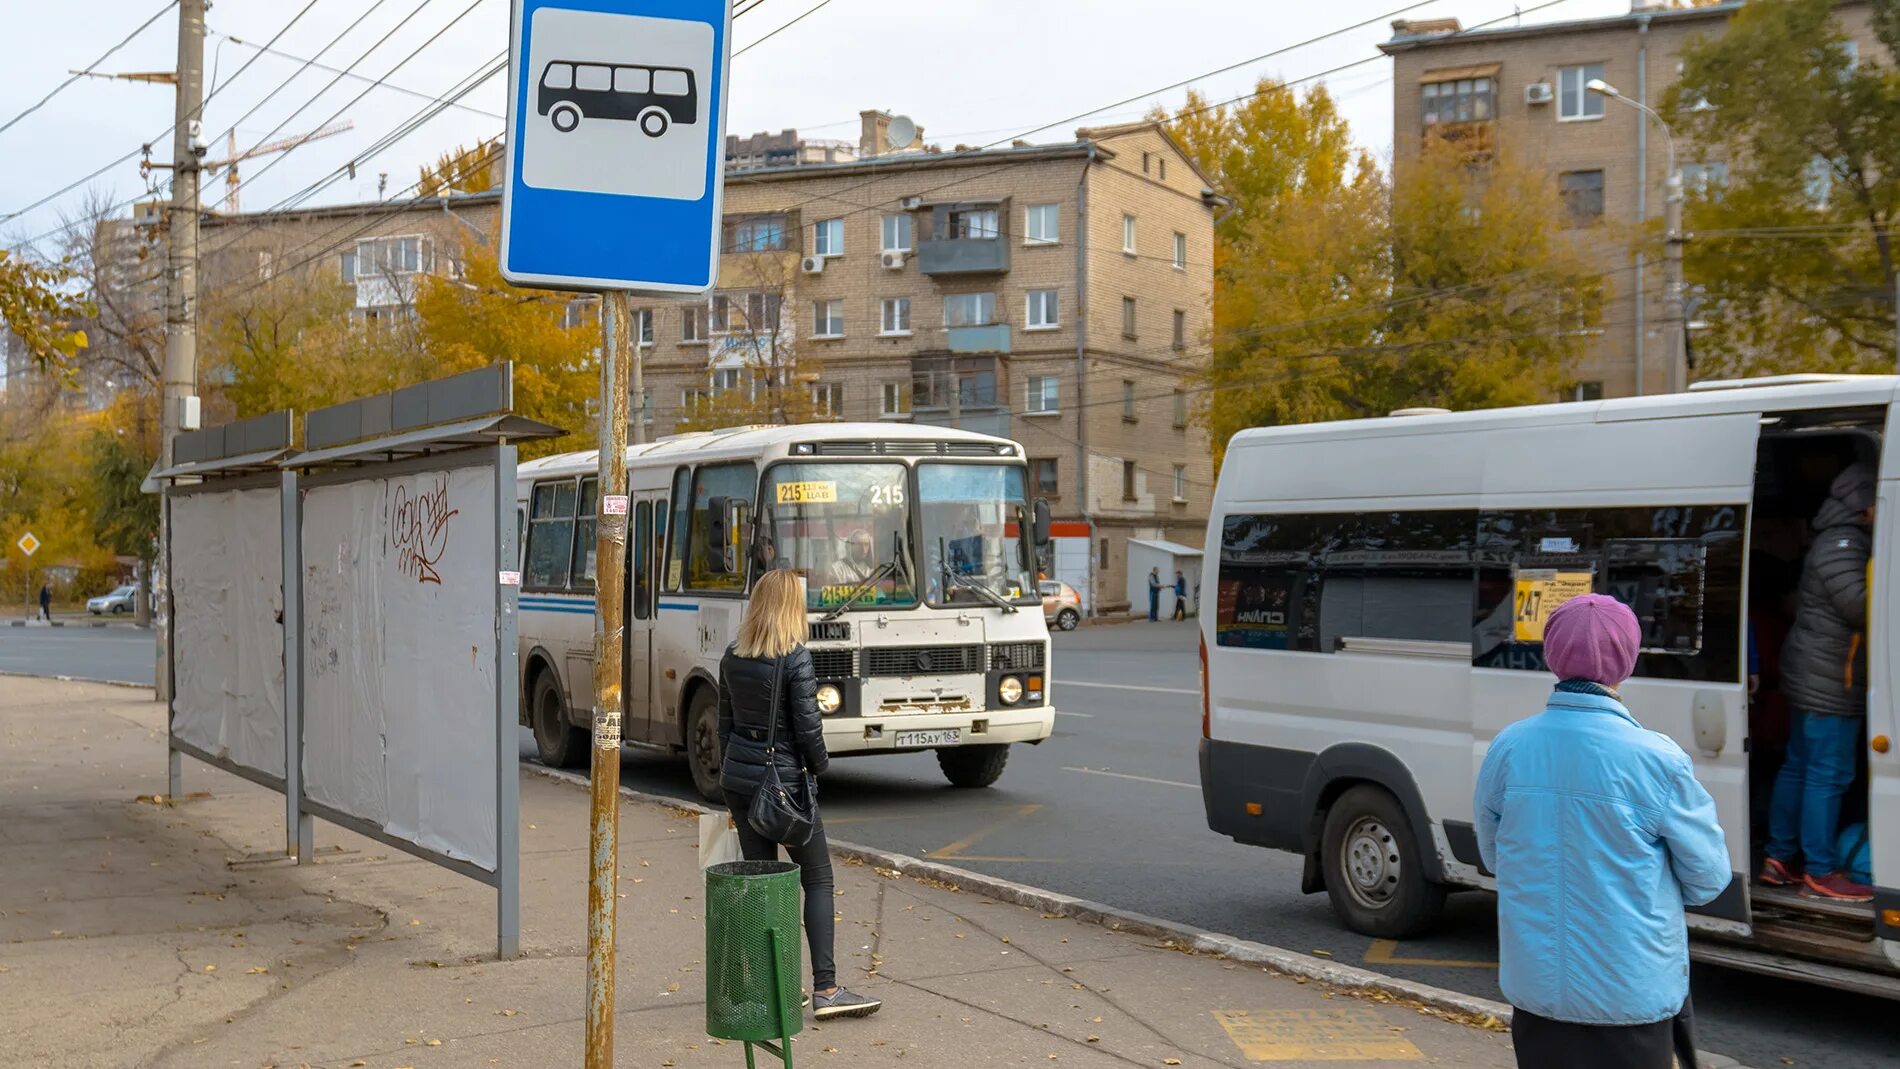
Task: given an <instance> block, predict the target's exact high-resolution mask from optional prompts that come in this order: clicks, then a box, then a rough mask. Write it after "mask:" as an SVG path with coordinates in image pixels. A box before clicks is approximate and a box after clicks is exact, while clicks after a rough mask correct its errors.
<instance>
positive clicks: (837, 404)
mask: <svg viewBox="0 0 1900 1069" xmlns="http://www.w3.org/2000/svg"><path fill="white" fill-rule="evenodd" d="M811 407H812V410H813V411H815V412H817V413H818V414H819V415H821V416H829V417H831V418H832V419H838V418H840V417H842V416H843V415H844V383H842V382H814V383H812V384H811Z"/></svg>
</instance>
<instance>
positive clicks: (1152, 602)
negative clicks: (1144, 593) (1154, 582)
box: [1148, 586, 1161, 620]
mask: <svg viewBox="0 0 1900 1069" xmlns="http://www.w3.org/2000/svg"><path fill="white" fill-rule="evenodd" d="M1148 619H1150V620H1159V619H1161V588H1160V587H1158V586H1151V587H1149V588H1148Z"/></svg>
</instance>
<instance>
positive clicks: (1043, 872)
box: [0, 623, 1894, 1069]
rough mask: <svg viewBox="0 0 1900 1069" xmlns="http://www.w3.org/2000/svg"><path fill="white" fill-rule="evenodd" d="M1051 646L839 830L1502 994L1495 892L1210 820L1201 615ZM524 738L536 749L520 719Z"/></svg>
mask: <svg viewBox="0 0 1900 1069" xmlns="http://www.w3.org/2000/svg"><path fill="white" fill-rule="evenodd" d="M1056 648H1057V652H1056V657H1055V663H1054V665H1053V671H1052V677H1053V678H1054V679H1055V681H1056V683H1055V688H1056V689H1055V698H1056V703H1057V708H1058V709H1060V710H1062V715H1060V716H1059V717H1058V718H1057V722H1056V734H1055V737H1053V738H1051V739H1050V740H1049V741H1048V742H1046V743H1044V744H1043V745H1041V746H1033V747H1032V746H1019V747H1017V748H1015V750H1014V751H1013V752H1012V753H1011V756H1010V764H1009V768H1008V769H1007V770H1006V771H1005V772H1004V773H1003V778H1002V780H1001V781H1000V782H998V783H997V785H996V786H994V787H992V788H989V789H987V790H980V791H959V790H955V789H952V788H950V787H949V786H948V785H947V784H946V783H945V782H944V779H943V777H942V775H941V774H940V773H939V772H938V770H937V766H936V762H935V759H934V758H933V757H931V756H930V755H928V754H924V755H915V756H905V757H877V758H862V759H848V760H840V761H838V762H837V763H835V764H834V765H833V766H832V771H831V772H830V773H827V775H826V776H825V784H824V812H825V823H826V825H827V827H828V828H830V829H831V831H832V834H833V835H834V836H835V837H837V838H841V839H850V840H853V841H856V842H862V843H866V844H870V845H874V846H878V847H882V848H885V849H890V850H896V851H901V852H903V853H908V854H913V855H917V856H929V857H934V858H938V859H941V860H943V861H945V862H947V863H951V864H955V865H959V866H962V867H965V868H971V869H976V870H979V871H983V872H989V873H994V874H996V875H999V876H1003V877H1005V878H1008V879H1012V880H1019V881H1022V882H1025V883H1030V884H1034V885H1036V886H1040V887H1046V888H1049V889H1052V890H1056V891H1060V892H1063V893H1067V894H1072V895H1077V896H1079V897H1083V898H1089V899H1093V900H1096V901H1099V902H1104V903H1107V904H1110V905H1114V906H1119V907H1122V908H1125V909H1132V910H1136V911H1139V912H1142V913H1149V914H1153V915H1155V916H1159V917H1166V918H1170V919H1174V920H1179V921H1184V922H1187V923H1191V924H1195V925H1199V926H1201V927H1203V928H1208V929H1212V930H1214V931H1220V932H1227V933H1230V934H1233V935H1237V936H1241V937H1243V938H1247V939H1253V940H1258V941H1260V942H1264V943H1271V944H1273V945H1275V946H1281V947H1286V948H1288V949H1290V950H1297V951H1307V952H1318V951H1324V952H1325V953H1326V954H1327V955H1329V956H1330V957H1331V958H1332V959H1333V960H1336V961H1341V962H1346V963H1348V964H1353V965H1363V966H1366V967H1369V968H1372V969H1376V970H1378V971H1382V972H1386V973H1390V974H1393V975H1399V976H1405V977H1409V978H1412V979H1416V980H1420V981H1423V982H1426V983H1430V984H1436V985H1439V986H1441V987H1448V988H1452V989H1455V990H1460V991H1466V992H1470V993H1472V994H1478V995H1483V996H1485V997H1487V998H1501V997H1502V996H1501V995H1500V993H1499V991H1498V989H1497V978H1496V976H1497V974H1496V968H1495V966H1494V965H1493V964H1492V963H1494V962H1495V961H1496V960H1497V935H1496V924H1495V921H1494V918H1493V914H1492V904H1491V899H1490V896H1488V895H1484V894H1461V895H1457V896H1455V897H1454V898H1453V899H1452V902H1451V904H1450V906H1449V908H1448V909H1447V911H1446V918H1445V922H1444V924H1443V926H1442V928H1441V930H1440V931H1439V932H1438V933H1437V934H1435V935H1433V936H1431V937H1428V938H1423V939H1416V940H1410V941H1407V942H1405V943H1403V944H1391V943H1384V944H1379V943H1375V942H1374V941H1373V940H1370V939H1368V938H1366V937H1364V936H1360V935H1357V934H1354V933H1352V932H1350V931H1347V930H1346V929H1345V928H1344V927H1343V926H1341V925H1340V924H1339V923H1338V922H1337V921H1336V920H1335V919H1334V917H1333V914H1332V910H1331V908H1330V907H1329V906H1328V905H1327V902H1326V896H1324V895H1312V896H1308V895H1303V894H1301V893H1300V891H1299V870H1300V861H1299V859H1298V858H1296V857H1294V856H1293V855H1290V854H1281V853H1275V852H1269V851H1264V850H1258V849H1254V848H1251V847H1243V846H1240V845H1238V844H1235V843H1233V842H1231V841H1229V840H1226V839H1223V838H1221V837H1219V836H1216V835H1214V834H1213V833H1211V832H1209V831H1208V830H1207V825H1206V819H1205V815H1204V813H1203V812H1202V809H1201V796H1200V789H1199V786H1198V779H1199V769H1198V765H1197V759H1196V748H1197V743H1198V739H1199V735H1200V725H1199V718H1200V702H1199V697H1198V694H1199V692H1198V690H1197V689H1196V688H1197V686H1198V683H1197V680H1196V671H1195V664H1194V654H1193V650H1194V632H1193V630H1192V629H1191V627H1190V626H1187V625H1177V624H1166V623H1164V624H1153V625H1150V624H1127V625H1120V626H1112V627H1094V628H1085V629H1083V630H1081V631H1078V632H1075V633H1073V634H1066V635H1058V636H1057V638H1056ZM0 670H4V671H16V672H17V671H25V672H32V673H35V674H40V675H68V676H74V677H78V678H87V679H107V680H122V681H129V682H143V683H150V682H151V679H152V638H151V635H150V633H149V632H143V631H137V630H133V629H129V628H102V629H89V628H70V627H69V628H59V629H44V628H33V629H27V628H10V627H0ZM1065 681H1066V682H1065ZM0 686H5V682H4V680H0ZM522 753H523V756H524V757H532V755H533V744H532V742H531V740H530V739H529V736H528V735H527V733H526V732H525V731H524V732H523V733H522ZM622 777H623V781H624V782H625V783H626V784H627V785H629V786H631V787H635V788H638V789H640V790H645V791H652V792H655V793H661V794H668V795H672V796H675V797H680V798H691V797H694V794H693V789H692V784H691V781H690V780H689V779H688V777H687V774H686V770H685V768H684V766H683V765H681V764H680V763H678V762H676V761H671V760H666V759H662V758H657V757H651V756H647V755H644V754H639V753H635V752H633V751H628V754H627V756H626V758H625V759H624V760H623V762H622ZM1694 992H1695V1001H1696V1013H1697V1022H1698V1027H1699V1029H1700V1039H1701V1045H1702V1046H1703V1047H1704V1048H1705V1049H1707V1050H1711V1051H1716V1052H1718V1053H1721V1054H1726V1055H1729V1056H1731V1057H1734V1058H1737V1059H1739V1060H1740V1061H1742V1062H1743V1063H1744V1064H1746V1065H1750V1066H1754V1067H1757V1069H1772V1067H1776V1066H1781V1065H1784V1064H1792V1065H1796V1066H1802V1065H1827V1066H1829V1067H1830V1069H1873V1067H1875V1066H1881V1067H1885V1066H1890V1065H1892V1064H1893V1053H1892V1051H1893V1036H1894V1031H1893V1027H1892V1024H1891V1021H1892V1016H1891V1015H1892V1014H1893V1012H1894V1005H1893V1004H1892V1003H1888V1002H1885V1001H1882V1000H1879V999H1874V998H1868V997H1864V996H1856V995H1848V994H1843V993H1840V992H1836V991H1831V990H1827V989H1824V988H1818V987H1812V986H1807V985H1802V984H1795V983H1790V982H1786V981H1780V980H1774V979H1770V978H1766V977H1758V976H1752V975H1749V974H1745V973H1737V972H1731V971H1728V970H1722V969H1713V968H1704V967H1702V966H1697V967H1696V969H1695V973H1694ZM1784 1059H1787V1060H1788V1061H1784Z"/></svg>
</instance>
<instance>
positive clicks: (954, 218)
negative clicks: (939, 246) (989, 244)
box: [945, 208, 1000, 238]
mask: <svg viewBox="0 0 1900 1069" xmlns="http://www.w3.org/2000/svg"><path fill="white" fill-rule="evenodd" d="M948 224H949V226H948V229H949V233H948V234H946V235H945V236H946V237H952V238H993V237H996V236H997V234H998V233H1000V230H999V228H998V226H997V218H996V209H995V208H958V209H956V210H954V211H952V212H950V214H949V218H948Z"/></svg>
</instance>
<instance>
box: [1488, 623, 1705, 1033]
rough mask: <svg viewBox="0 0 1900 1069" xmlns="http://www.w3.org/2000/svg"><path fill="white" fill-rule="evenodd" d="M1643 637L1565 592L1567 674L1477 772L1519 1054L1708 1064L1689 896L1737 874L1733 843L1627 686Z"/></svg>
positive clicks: (1559, 662) (1555, 634) (1550, 652)
mask: <svg viewBox="0 0 1900 1069" xmlns="http://www.w3.org/2000/svg"><path fill="white" fill-rule="evenodd" d="M1641 646H1642V629H1641V628H1640V627H1639V626H1638V624H1637V621H1636V616H1635V614H1634V613H1632V612H1630V610H1629V608H1628V607H1627V606H1625V605H1624V604H1623V603H1621V602H1619V601H1617V600H1615V599H1614V598H1608V597H1604V596H1602V595H1599V594H1585V595H1583V596H1581V597H1577V598H1572V599H1571V600H1569V601H1566V602H1564V603H1563V604H1562V605H1560V606H1558V607H1557V609H1556V610H1555V611H1553V612H1552V613H1551V614H1550V617H1549V619H1548V620H1547V621H1546V623H1545V627H1544V659H1545V661H1546V663H1547V664H1549V666H1550V669H1551V671H1552V672H1554V673H1555V674H1556V676H1557V679H1558V683H1557V687H1556V690H1555V692H1554V693H1552V694H1551V696H1550V701H1549V704H1548V705H1547V706H1546V707H1545V709H1544V711H1543V712H1541V713H1539V714H1537V715H1536V716H1533V717H1530V718H1529V719H1527V720H1521V721H1518V722H1517V723H1515V724H1512V725H1511V726H1509V727H1507V728H1505V729H1504V730H1503V731H1500V732H1499V733H1498V737H1497V739H1496V740H1495V741H1493V742H1492V744H1491V748H1490V750H1489V752H1487V753H1486V754H1485V757H1484V764H1483V766H1482V767H1481V768H1480V769H1479V772H1478V785H1477V790H1476V792H1475V795H1474V797H1473V800H1472V802H1473V809H1474V811H1475V812H1476V814H1477V821H1478V829H1477V831H1478V849H1479V851H1480V852H1481V854H1482V855H1483V858H1484V863H1485V865H1486V866H1487V867H1489V868H1490V870H1491V871H1492V872H1494V873H1496V874H1497V881H1498V986H1499V987H1501V988H1502V989H1503V991H1504V995H1505V997H1506V998H1508V999H1509V1000H1510V1002H1511V1005H1512V1006H1513V1007H1515V1008H1516V1013H1515V1016H1514V1018H1513V1021H1512V1024H1511V1039H1512V1043H1513V1045H1514V1046H1515V1048H1516V1052H1517V1064H1518V1065H1519V1067H1520V1069H1533V1067H1534V1069H1571V1067H1575V1069H1586V1067H1587V1069H1602V1067H1606V1066H1618V1067H1619V1069H1669V1066H1670V1058H1671V1055H1672V1053H1673V1054H1674V1056H1675V1057H1676V1058H1677V1059H1679V1064H1681V1065H1682V1066H1683V1069H1694V1067H1695V1064H1696V1061H1695V1042H1694V1035H1693V1032H1694V1029H1693V1017H1692V1014H1691V1010H1690V1006H1689V931H1688V923H1687V920H1686V918H1685V917H1684V915H1683V907H1684V906H1693V905H1701V904H1703V903H1705V902H1710V901H1713V900H1714V899H1715V897H1716V896H1717V895H1719V894H1721V893H1722V891H1723V890H1724V889H1725V888H1727V887H1728V884H1729V880H1730V871H1729V858H1728V847H1727V844H1726V842H1725V841H1724V839H1723V836H1722V828H1721V825H1719V824H1718V823H1717V822H1716V817H1715V802H1714V801H1713V800H1712V799H1711V798H1710V797H1709V793H1708V791H1706V790H1704V789H1703V788H1702V785H1701V784H1700V783H1698V782H1696V778H1695V767H1694V765H1692V764H1691V763H1690V760H1689V757H1688V755H1687V754H1685V753H1683V751H1682V747H1680V746H1678V745H1676V743H1675V742H1674V741H1673V740H1671V739H1670V738H1669V737H1668V736H1666V735H1663V734H1661V733H1660V732H1655V731H1648V730H1645V729H1644V728H1643V726H1642V725H1641V724H1639V723H1638V722H1637V720H1636V717H1635V716H1633V715H1632V714H1631V713H1630V710H1629V708H1628V707H1627V706H1625V705H1624V704H1623V699H1622V698H1621V696H1620V695H1618V693H1617V690H1616V688H1617V687H1618V686H1620V685H1621V684H1622V683H1623V681H1624V680H1626V679H1628V678H1629V676H1630V674H1631V672H1632V671H1634V669H1635V666H1636V656H1637V653H1638V651H1639V650H1640V648H1641ZM1672 1048H1673V1049H1672Z"/></svg>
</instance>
